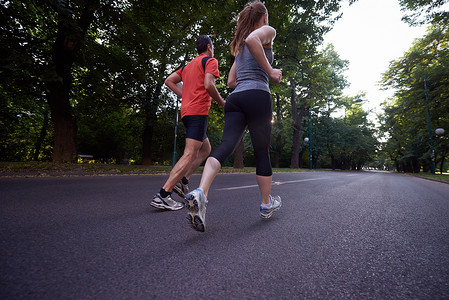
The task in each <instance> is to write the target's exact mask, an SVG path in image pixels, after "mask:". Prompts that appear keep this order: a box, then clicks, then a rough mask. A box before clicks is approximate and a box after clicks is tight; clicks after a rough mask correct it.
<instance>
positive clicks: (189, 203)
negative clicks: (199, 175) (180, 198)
mask: <svg viewBox="0 0 449 300" xmlns="http://www.w3.org/2000/svg"><path fill="white" fill-rule="evenodd" d="M184 202H185V206H186V207H187V208H188V209H189V212H188V214H187V220H189V224H190V225H191V226H192V227H193V229H195V230H198V231H201V232H204V231H205V230H206V205H207V202H208V201H207V198H206V196H205V195H204V192H203V190H202V189H200V188H198V189H196V190H193V191H191V192H190V193H188V194H187V195H186V197H185V199H184Z"/></svg>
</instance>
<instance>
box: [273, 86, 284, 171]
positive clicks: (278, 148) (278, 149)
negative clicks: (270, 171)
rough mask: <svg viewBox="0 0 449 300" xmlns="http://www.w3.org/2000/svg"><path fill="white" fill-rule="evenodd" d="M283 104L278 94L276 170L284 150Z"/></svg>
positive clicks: (274, 161) (274, 162)
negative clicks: (282, 142)
mask: <svg viewBox="0 0 449 300" xmlns="http://www.w3.org/2000/svg"><path fill="white" fill-rule="evenodd" d="M281 120H282V119H281V103H280V100H279V93H276V124H275V126H276V132H277V135H276V142H275V143H276V146H275V149H276V150H275V152H274V157H273V165H274V167H275V168H279V160H280V157H281V150H282V144H281V141H282V139H281V137H282V134H281V133H282V123H281Z"/></svg>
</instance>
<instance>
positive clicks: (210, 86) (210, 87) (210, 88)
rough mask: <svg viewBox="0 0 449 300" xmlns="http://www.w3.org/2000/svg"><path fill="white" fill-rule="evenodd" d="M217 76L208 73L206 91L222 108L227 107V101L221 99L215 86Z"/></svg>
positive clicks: (205, 78)
mask: <svg viewBox="0 0 449 300" xmlns="http://www.w3.org/2000/svg"><path fill="white" fill-rule="evenodd" d="M215 80H216V78H215V76H214V75H212V74H211V73H206V75H205V76H204V87H205V88H206V91H207V92H208V93H209V96H211V97H212V99H214V100H215V101H216V102H217V103H218V104H219V105H220V106H221V107H224V106H225V103H226V102H225V101H224V100H223V98H222V97H221V95H220V93H219V92H218V90H217V87H216V86H215Z"/></svg>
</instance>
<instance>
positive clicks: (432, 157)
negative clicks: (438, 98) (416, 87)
mask: <svg viewBox="0 0 449 300" xmlns="http://www.w3.org/2000/svg"><path fill="white" fill-rule="evenodd" d="M424 89H425V90H426V104H427V123H428V126H429V144H430V172H431V173H432V174H435V149H434V148H433V141H432V124H431V122H430V109H429V93H428V91H427V75H424Z"/></svg>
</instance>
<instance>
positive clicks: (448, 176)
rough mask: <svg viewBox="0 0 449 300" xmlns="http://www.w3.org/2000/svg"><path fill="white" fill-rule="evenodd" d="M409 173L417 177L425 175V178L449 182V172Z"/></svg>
mask: <svg viewBox="0 0 449 300" xmlns="http://www.w3.org/2000/svg"><path fill="white" fill-rule="evenodd" d="M407 174H408V175H412V176H417V177H424V178H430V179H435V180H440V181H445V182H449V173H443V174H440V173H437V174H430V173H407Z"/></svg>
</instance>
